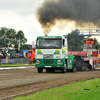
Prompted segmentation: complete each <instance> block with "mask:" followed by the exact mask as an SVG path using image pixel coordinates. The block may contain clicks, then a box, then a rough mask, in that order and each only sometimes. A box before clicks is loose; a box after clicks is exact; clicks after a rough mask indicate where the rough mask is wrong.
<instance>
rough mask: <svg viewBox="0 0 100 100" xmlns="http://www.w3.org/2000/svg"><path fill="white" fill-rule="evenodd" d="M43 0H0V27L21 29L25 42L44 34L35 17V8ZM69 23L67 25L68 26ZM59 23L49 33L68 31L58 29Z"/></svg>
mask: <svg viewBox="0 0 100 100" xmlns="http://www.w3.org/2000/svg"><path fill="white" fill-rule="evenodd" d="M43 1H44V0H0V27H7V28H13V29H15V30H16V31H19V30H22V31H23V32H24V34H25V37H26V38H27V40H28V41H27V44H32V41H33V40H35V39H36V37H37V36H42V35H44V32H43V30H42V29H41V25H40V24H39V22H38V21H37V19H36V18H35V15H36V11H37V10H36V9H37V7H39V6H40V5H41V4H42V2H43ZM62 26H63V25H62ZM70 26H71V24H70V25H69V26H68V27H70ZM59 27H60V26H59V24H58V25H56V26H55V27H54V28H53V31H52V32H51V33H50V34H49V35H61V34H66V33H68V32H70V29H67V28H64V29H63V31H61V30H59ZM60 28H61V27H60Z"/></svg>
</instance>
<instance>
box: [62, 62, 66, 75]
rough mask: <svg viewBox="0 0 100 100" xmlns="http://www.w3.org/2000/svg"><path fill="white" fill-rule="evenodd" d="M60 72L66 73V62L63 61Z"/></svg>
mask: <svg viewBox="0 0 100 100" xmlns="http://www.w3.org/2000/svg"><path fill="white" fill-rule="evenodd" d="M61 72H62V73H66V61H65V64H64V67H63V68H62V69H61Z"/></svg>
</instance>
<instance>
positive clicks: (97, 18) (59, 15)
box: [37, 0, 100, 34]
mask: <svg viewBox="0 0 100 100" xmlns="http://www.w3.org/2000/svg"><path fill="white" fill-rule="evenodd" d="M37 19H38V21H39V23H40V24H41V26H42V28H43V30H44V32H45V33H46V34H48V32H50V31H51V28H52V27H53V26H54V25H55V24H56V21H57V20H64V21H65V20H67V21H68V20H69V21H75V22H76V25H78V26H82V27H83V26H84V24H88V23H92V24H93V25H95V26H97V27H100V0H45V1H44V2H43V4H42V6H41V7H39V8H38V9H37Z"/></svg>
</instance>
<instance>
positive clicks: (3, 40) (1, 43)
mask: <svg viewBox="0 0 100 100" xmlns="http://www.w3.org/2000/svg"><path fill="white" fill-rule="evenodd" d="M26 42H27V38H25V35H24V33H23V31H21V30H19V31H18V32H17V31H16V30H15V29H12V28H6V27H1V28H0V47H1V48H2V47H6V48H8V47H14V48H18V47H19V43H20V47H21V49H23V48H26V47H25V46H24V45H23V44H25V43H26Z"/></svg>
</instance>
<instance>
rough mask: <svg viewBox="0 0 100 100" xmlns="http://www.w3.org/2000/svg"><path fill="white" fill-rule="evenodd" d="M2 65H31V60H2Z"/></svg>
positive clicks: (0, 60) (0, 61)
mask: <svg viewBox="0 0 100 100" xmlns="http://www.w3.org/2000/svg"><path fill="white" fill-rule="evenodd" d="M0 63H1V64H29V63H30V59H24V58H19V59H17V58H16V59H0Z"/></svg>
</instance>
